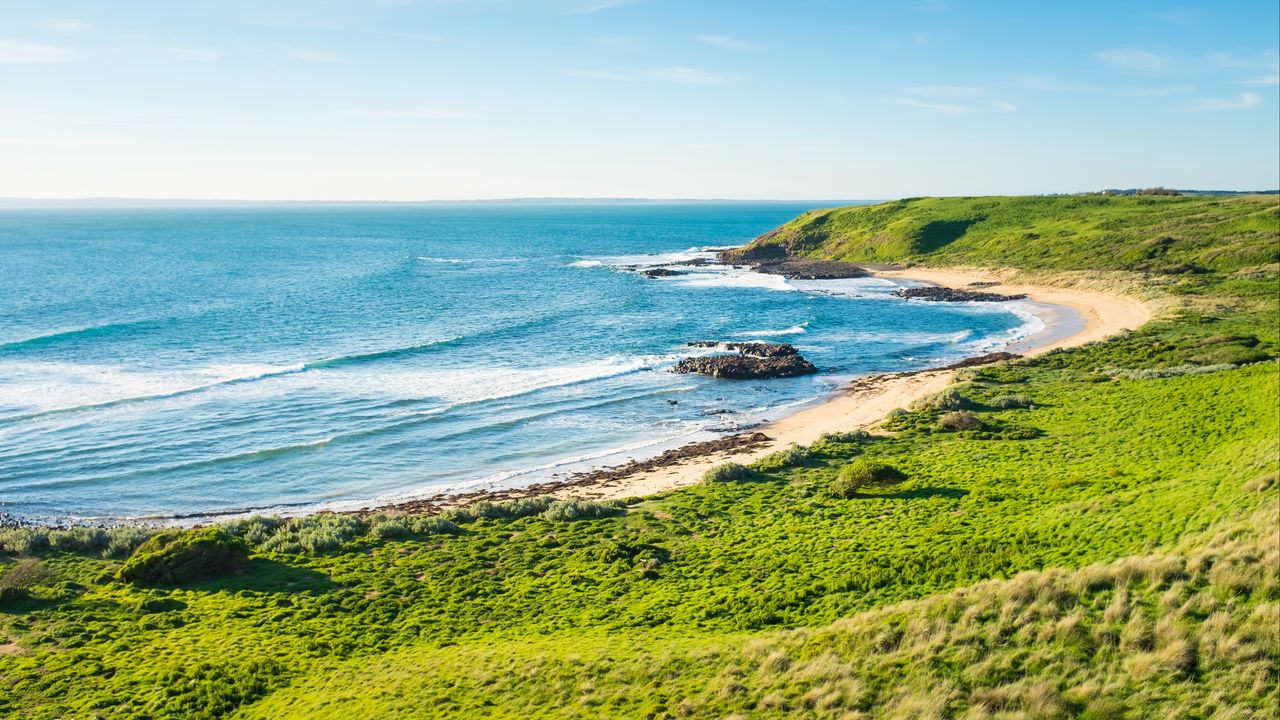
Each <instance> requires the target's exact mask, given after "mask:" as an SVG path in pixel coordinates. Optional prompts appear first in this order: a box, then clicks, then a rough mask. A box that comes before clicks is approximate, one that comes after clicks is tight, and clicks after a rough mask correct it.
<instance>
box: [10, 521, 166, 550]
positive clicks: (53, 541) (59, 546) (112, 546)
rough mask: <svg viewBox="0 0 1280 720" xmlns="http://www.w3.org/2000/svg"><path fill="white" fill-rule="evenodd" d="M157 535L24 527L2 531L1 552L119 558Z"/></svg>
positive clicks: (131, 529) (124, 528) (141, 530)
mask: <svg viewBox="0 0 1280 720" xmlns="http://www.w3.org/2000/svg"><path fill="white" fill-rule="evenodd" d="M155 533H156V530H155V529H154V528H147V527H138V526H133V525H121V526H118V527H111V528H98V527H70V528H43V527H24V528H11V529H8V530H3V531H0V551H2V552H4V553H6V554H9V555H33V554H36V553H40V552H44V551H47V550H56V551H61V552H91V553H95V554H101V555H102V557H105V558H119V557H124V556H126V555H128V554H129V553H131V552H133V550H134V548H136V547H138V546H139V545H141V544H142V543H143V541H144V540H146V539H147V538H149V537H151V536H152V535H154V534H155Z"/></svg>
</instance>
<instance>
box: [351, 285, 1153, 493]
mask: <svg viewBox="0 0 1280 720" xmlns="http://www.w3.org/2000/svg"><path fill="white" fill-rule="evenodd" d="M1003 272H1005V271H997V270H977V269H967V268H962V269H937V268H909V269H882V270H874V271H871V275H872V276H873V277H884V278H888V279H897V280H908V281H913V282H920V283H925V284H928V285H937V286H942V287H950V288H964V287H966V286H971V285H973V284H975V283H977V284H979V285H980V287H981V288H982V290H983V291H984V292H994V293H999V294H1003V295H1025V296H1026V301H1029V302H1031V303H1034V304H1036V305H1040V306H1043V308H1044V309H1043V310H1042V312H1043V314H1041V313H1036V316H1037V317H1038V318H1039V319H1040V320H1041V321H1042V322H1043V323H1044V325H1045V327H1044V328H1043V329H1041V330H1039V331H1037V332H1036V333H1033V334H1032V335H1030V336H1028V337H1025V338H1021V339H1019V340H1016V341H1014V342H1012V343H1010V345H1009V346H1007V347H1006V348H1004V350H1005V351H1007V352H1013V353H1016V354H1018V355H1020V356H1022V357H1024V358H1031V357H1037V356H1039V355H1043V354H1045V353H1048V352H1051V351H1053V350H1058V349H1062V348H1068V347H1076V346H1079V345H1085V344H1088V343H1091V342H1097V341H1099V340H1103V339H1106V338H1108V337H1110V336H1112V335H1115V334H1117V333H1120V332H1123V331H1125V330H1133V329H1136V328H1138V327H1141V326H1142V325H1143V324H1145V323H1146V322H1147V321H1149V320H1150V319H1151V317H1152V312H1151V309H1150V308H1149V307H1148V306H1147V305H1146V304H1144V303H1142V302H1141V301H1139V300H1137V299H1135V298H1133V297H1130V296H1127V295H1122V294H1119V293H1114V292H1103V291H1098V290H1083V289H1077V288H1066V287H1059V286H1052V285H1039V284H1028V283H1009V282H1006V281H1005V280H1004V279H1003V278H1001V277H1000V276H1001V274H1002V273H1003ZM1055 308H1066V309H1068V310H1070V311H1072V314H1073V315H1075V316H1076V321H1075V322H1074V323H1068V322H1067V319H1066V318H1065V317H1064V314H1063V313H1061V312H1058V311H1056V310H1055ZM1046 315H1048V316H1050V317H1046ZM961 366H964V361H961V362H960V363H957V364H955V365H952V366H948V367H946V368H939V369H933V370H908V371H902V372H895V373H880V374H876V375H869V376H866V377H862V378H858V379H856V380H854V381H852V382H851V383H849V384H847V385H845V386H844V387H841V388H838V389H837V390H835V391H834V392H833V393H832V394H831V395H830V396H829V397H828V398H827V399H825V400H822V401H819V402H818V403H817V404H813V405H809V406H807V407H804V408H802V409H800V410H798V411H796V412H794V413H791V414H789V415H784V416H782V417H780V418H777V419H775V420H772V421H770V422H767V423H764V424H762V425H759V426H757V427H754V428H751V429H750V430H748V431H746V432H743V433H740V434H737V435H728V436H723V437H721V438H718V439H716V440H711V441H706V442H702V443H691V444H689V445H686V446H682V447H680V448H676V449H675V453H676V455H675V456H674V457H672V458H671V462H668V463H661V462H660V458H662V457H663V456H659V457H658V458H649V459H647V460H640V461H633V462H632V463H629V464H627V465H624V466H618V467H613V468H598V469H596V470H595V471H592V472H586V473H581V474H579V476H577V477H570V478H567V479H564V480H552V481H548V482H543V483H535V484H532V485H528V486H525V487H521V488H511V489H503V490H479V491H475V492H471V493H460V494H450V495H436V496H432V497H429V498H422V499H417V500H411V501H405V502H399V503H392V504H386V505H381V506H377V507H372V508H365V509H362V510H359V511H354V512H390V513H422V512H438V511H439V510H442V509H444V508H447V507H453V506H458V505H466V504H469V503H471V502H476V501H479V500H506V499H514V498H522V497H531V496H535V495H551V496H553V497H555V498H557V499H568V498H582V499H587V500H621V499H625V498H632V497H643V496H648V495H656V494H659V493H664V492H668V491H671V490H677V489H679V488H682V487H688V486H689V485H694V484H697V483H699V482H701V481H702V476H703V474H704V473H705V472H706V471H707V470H710V469H711V468H713V467H715V466H717V465H721V464H723V463H727V462H737V463H742V464H744V465H745V464H747V463H751V462H754V461H756V460H759V459H760V458H763V457H765V456H767V455H770V454H772V453H774V452H777V451H779V450H784V449H786V448H788V447H790V446H791V445H792V444H797V445H809V444H811V443H813V442H814V441H815V440H817V439H818V437H819V436H821V435H823V434H824V433H829V432H843V431H850V430H855V429H858V428H864V429H870V428H874V427H876V426H877V425H879V424H880V422H882V421H883V420H884V419H885V418H886V417H887V416H888V414H889V413H890V412H891V411H892V410H894V409H895V408H900V407H906V406H907V405H909V404H910V403H911V402H912V401H913V400H916V399H917V398H920V397H923V396H925V395H929V394H931V393H934V392H937V391H939V390H942V389H944V388H946V387H947V386H948V385H951V384H952V381H953V378H954V376H955V373H956V371H957V370H958V369H959V367H961ZM762 435H763V436H764V437H763V438H761V436H762ZM747 436H750V439H749V440H748V439H747ZM669 454H670V453H668V454H664V455H669ZM655 461H659V464H658V466H657V467H646V466H648V465H653V464H654V463H655ZM631 466H635V467H637V469H636V471H634V472H626V473H619V472H618V471H619V470H622V469H625V468H626V467H631Z"/></svg>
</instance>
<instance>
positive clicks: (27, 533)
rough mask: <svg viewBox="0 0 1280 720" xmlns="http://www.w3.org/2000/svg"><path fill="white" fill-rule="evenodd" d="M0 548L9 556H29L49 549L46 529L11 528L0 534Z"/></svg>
mask: <svg viewBox="0 0 1280 720" xmlns="http://www.w3.org/2000/svg"><path fill="white" fill-rule="evenodd" d="M0 548H3V549H4V551H5V553H7V554H9V555H31V554H33V553H37V552H40V551H41V550H48V549H49V531H48V529H46V528H29V527H24V528H12V529H9V530H4V531H3V532H0Z"/></svg>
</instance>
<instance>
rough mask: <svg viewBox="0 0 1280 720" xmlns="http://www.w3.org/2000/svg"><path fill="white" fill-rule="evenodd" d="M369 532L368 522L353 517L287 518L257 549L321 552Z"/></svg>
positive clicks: (325, 514)
mask: <svg viewBox="0 0 1280 720" xmlns="http://www.w3.org/2000/svg"><path fill="white" fill-rule="evenodd" d="M368 532H369V523H368V521H366V520H364V519H362V518H359V517H356V516H354V515H340V514H338V513H319V514H316V515H308V516H306V517H300V518H290V519H289V520H287V521H285V522H284V523H282V524H281V525H280V527H279V528H277V529H276V531H275V533H273V534H272V535H271V537H269V538H267V540H265V541H264V542H262V544H261V545H259V547H260V548H261V549H262V550H265V551H267V552H283V553H293V554H298V553H303V552H306V553H311V554H316V553H321V552H326V551H328V550H336V549H337V548H339V547H341V546H342V544H343V543H345V542H347V541H349V540H353V539H355V538H358V537H360V536H362V535H365V534H366V533H368Z"/></svg>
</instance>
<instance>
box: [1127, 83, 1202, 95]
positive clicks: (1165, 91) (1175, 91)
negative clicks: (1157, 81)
mask: <svg viewBox="0 0 1280 720" xmlns="http://www.w3.org/2000/svg"><path fill="white" fill-rule="evenodd" d="M1195 89H1196V86H1195V85H1187V84H1183V85H1170V86H1168V87H1156V88H1140V89H1138V90H1134V91H1133V94H1134V95H1137V96H1138V97H1163V96H1165V95H1181V94H1183V93H1189V92H1191V91H1193V90H1195Z"/></svg>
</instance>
